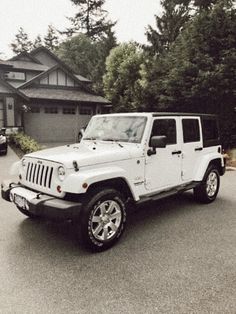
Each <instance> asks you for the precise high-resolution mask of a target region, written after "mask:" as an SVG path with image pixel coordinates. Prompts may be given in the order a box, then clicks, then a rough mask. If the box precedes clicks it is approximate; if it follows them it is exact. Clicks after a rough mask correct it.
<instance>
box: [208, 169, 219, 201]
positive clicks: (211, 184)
mask: <svg viewBox="0 0 236 314" xmlns="http://www.w3.org/2000/svg"><path fill="white" fill-rule="evenodd" d="M217 187H218V177H217V174H216V173H215V172H213V171H212V172H210V173H209V175H208V177H207V181H206V192H207V195H208V196H209V197H213V196H214V195H215V193H216V192H217Z"/></svg>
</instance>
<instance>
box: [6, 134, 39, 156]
mask: <svg viewBox="0 0 236 314" xmlns="http://www.w3.org/2000/svg"><path fill="white" fill-rule="evenodd" d="M9 141H10V143H13V144H14V145H15V146H16V147H17V148H19V149H20V150H22V152H23V153H24V154H29V153H33V152H36V151H37V150H40V149H42V148H41V146H40V145H39V144H38V143H37V142H36V141H35V140H34V139H33V138H31V137H30V136H28V135H26V134H24V133H17V134H11V135H10V137H9Z"/></svg>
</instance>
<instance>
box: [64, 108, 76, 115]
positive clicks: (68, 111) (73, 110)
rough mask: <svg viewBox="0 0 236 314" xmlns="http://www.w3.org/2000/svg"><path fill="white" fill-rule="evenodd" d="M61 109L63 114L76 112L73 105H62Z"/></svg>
mask: <svg viewBox="0 0 236 314" xmlns="http://www.w3.org/2000/svg"><path fill="white" fill-rule="evenodd" d="M62 111H63V114H75V113H76V110H75V107H63V109H62Z"/></svg>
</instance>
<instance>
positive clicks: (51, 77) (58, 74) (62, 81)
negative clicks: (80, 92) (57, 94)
mask: <svg viewBox="0 0 236 314" xmlns="http://www.w3.org/2000/svg"><path fill="white" fill-rule="evenodd" d="M40 84H41V85H48V84H49V85H59V86H68V87H74V86H76V87H78V84H77V83H76V82H75V81H74V80H73V79H72V78H70V77H69V76H68V75H67V74H66V73H64V72H63V71H62V70H55V71H53V72H51V73H49V74H48V76H46V77H45V78H42V79H41V80H40Z"/></svg>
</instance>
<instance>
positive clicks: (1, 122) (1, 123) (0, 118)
mask: <svg viewBox="0 0 236 314" xmlns="http://www.w3.org/2000/svg"><path fill="white" fill-rule="evenodd" d="M3 126H4V113H3V100H0V129H1V128H2V127H3Z"/></svg>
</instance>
